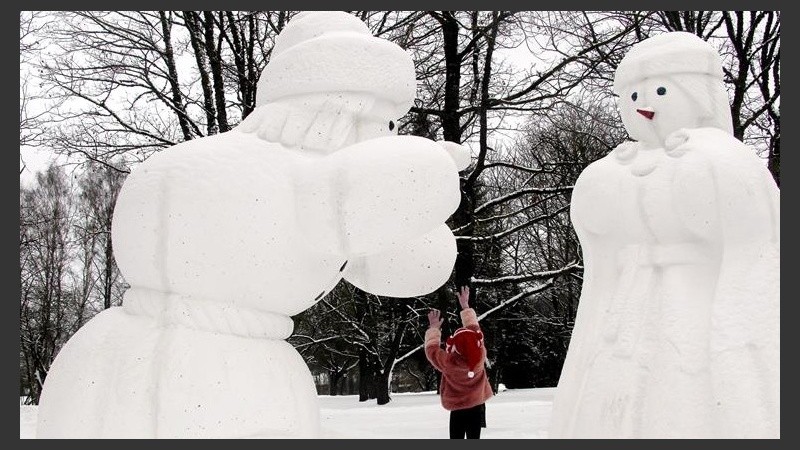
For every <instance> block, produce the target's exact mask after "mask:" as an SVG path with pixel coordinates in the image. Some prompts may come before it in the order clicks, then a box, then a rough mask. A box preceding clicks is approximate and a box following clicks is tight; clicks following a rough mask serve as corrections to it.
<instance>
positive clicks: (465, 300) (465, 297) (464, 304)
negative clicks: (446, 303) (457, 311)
mask: <svg viewBox="0 0 800 450" xmlns="http://www.w3.org/2000/svg"><path fill="white" fill-rule="evenodd" d="M458 304H459V305H461V309H467V308H469V286H461V289H459V290H458Z"/></svg>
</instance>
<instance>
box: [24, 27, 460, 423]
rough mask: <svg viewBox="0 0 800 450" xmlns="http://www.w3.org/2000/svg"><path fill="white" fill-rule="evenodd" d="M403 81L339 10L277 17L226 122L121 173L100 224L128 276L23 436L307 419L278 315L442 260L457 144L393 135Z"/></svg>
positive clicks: (439, 269)
mask: <svg viewBox="0 0 800 450" xmlns="http://www.w3.org/2000/svg"><path fill="white" fill-rule="evenodd" d="M415 86H416V82H415V79H414V65H413V62H412V60H411V58H410V56H409V55H408V54H407V53H406V52H405V51H403V50H402V49H401V48H400V47H398V46H396V45H395V44H392V43H390V42H388V41H385V40H383V39H379V38H376V37H373V36H372V35H370V33H369V31H368V29H367V27H366V26H365V25H364V24H363V23H362V22H361V21H359V20H358V19H356V18H355V17H354V16H351V15H349V14H346V13H343V12H312V13H303V14H301V15H298V16H296V17H295V18H294V19H293V20H291V21H290V23H289V24H288V25H287V27H286V28H285V29H284V31H283V32H282V33H281V34H280V35H279V36H278V37H277V43H276V47H275V51H274V53H273V56H272V59H271V61H270V63H269V64H268V65H267V67H266V69H265V72H264V75H263V76H262V77H261V80H260V85H259V99H258V107H257V108H256V110H255V111H254V112H253V113H252V114H251V115H250V116H248V117H247V119H246V120H244V121H243V123H242V124H240V125H239V126H238V127H236V128H235V129H233V130H231V131H229V132H227V133H222V134H218V135H215V136H210V137H205V138H202V139H196V140H192V141H188V142H184V143H181V144H178V145H176V146H174V147H171V148H169V149H167V150H165V151H162V152H161V153H159V154H157V155H154V156H153V157H151V158H150V159H148V160H147V161H146V162H145V163H143V164H141V165H140V166H138V167H136V168H135V169H134V170H133V171H132V173H131V174H130V176H129V177H128V179H127V180H126V182H125V184H124V186H123V188H122V190H121V192H120V194H119V198H118V200H117V205H116V209H115V212H114V221H113V227H112V237H113V243H114V255H115V258H116V261H117V263H118V265H119V267H120V269H121V271H122V273H123V275H124V276H125V279H126V281H127V282H128V283H129V284H130V285H131V288H130V289H129V290H128V291H127V292H126V293H125V298H124V306H122V307H117V308H112V309H109V310H107V311H104V312H103V313H101V314H99V315H98V316H96V317H95V318H93V319H92V320H90V321H89V322H88V323H87V324H86V325H85V326H84V327H82V328H81V329H80V330H79V331H78V332H77V333H76V334H75V335H74V336H73V337H72V338H71V339H70V340H69V341H68V342H67V344H66V345H65V346H64V347H63V349H62V350H61V352H60V353H59V355H58V356H57V357H56V359H55V361H54V363H53V365H52V367H51V369H50V372H49V374H48V377H47V380H46V383H45V385H44V390H43V393H42V396H41V402H40V407H39V411H38V436H39V437H76V438H77V437H81V438H87V437H138V438H149V437H159V438H179V437H180V438H188V437H191V438H223V437H272V438H278V437H303V438H307V437H317V436H319V431H320V429H319V408H318V404H317V396H316V391H315V388H314V384H313V382H312V378H311V374H310V372H309V369H308V367H307V366H306V364H305V363H304V362H303V360H302V358H301V357H300V355H299V354H298V353H297V352H296V351H295V350H294V348H292V346H290V345H289V344H288V343H287V342H285V341H284V339H285V338H286V337H288V336H289V335H290V334H291V332H292V329H293V322H292V319H291V317H290V316H292V315H295V314H297V313H299V312H301V311H304V310H305V309H307V308H308V307H310V306H311V305H313V304H314V303H315V302H316V301H318V300H320V299H321V298H322V297H323V296H325V295H326V294H327V293H329V292H330V291H331V290H332V289H333V287H334V286H336V284H337V283H338V282H339V280H340V279H342V278H345V279H347V280H351V281H352V282H353V283H354V284H355V285H356V286H358V287H360V288H362V289H364V290H366V291H369V292H372V293H376V294H381V295H387V296H395V297H410V296H415V295H423V294H426V293H429V292H431V291H433V290H435V289H436V288H438V287H439V286H440V285H441V284H443V283H444V282H445V281H446V280H447V279H448V277H449V275H450V273H451V271H452V268H453V264H454V262H455V256H456V245H455V239H454V237H453V235H452V233H451V232H450V230H449V229H448V228H447V227H446V226H445V225H444V221H445V220H446V219H447V218H448V217H449V216H450V214H451V213H452V212H453V211H454V210H455V209H456V207H457V206H458V204H459V200H460V190H459V178H458V168H459V167H461V166H464V164H465V163H466V164H468V163H469V162H468V161H466V162H465V160H464V158H463V153H464V152H465V150H464V149H463V148H460V149H458V148H456V150H457V151H460V152H461V156H460V159H459V160H458V161H459V162H458V164H456V162H455V160H454V157H453V156H451V153H452V152H453V147H452V146H450V148H449V149H446V148H445V144H444V143H437V142H433V141H430V140H427V139H423V138H419V137H411V136H395V135H393V133H392V131H391V130H392V129H393V128H394V126H393V124H391V123H390V121H391V120H396V119H397V117H398V116H400V115H402V114H404V113H405V112H406V111H407V109H408V107H409V105H411V104H412V102H413V99H414V93H415ZM454 145H455V144H454ZM456 147H460V146H457V145H456ZM466 154H467V157H468V155H469V153H468V152H466Z"/></svg>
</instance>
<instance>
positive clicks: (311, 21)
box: [256, 11, 417, 117]
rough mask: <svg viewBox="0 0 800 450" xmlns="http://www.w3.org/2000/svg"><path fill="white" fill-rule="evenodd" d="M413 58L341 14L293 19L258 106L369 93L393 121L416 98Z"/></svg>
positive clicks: (274, 55)
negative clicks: (331, 94)
mask: <svg viewBox="0 0 800 450" xmlns="http://www.w3.org/2000/svg"><path fill="white" fill-rule="evenodd" d="M416 87H417V86H416V73H415V71H414V62H413V61H412V59H411V56H410V55H409V54H408V53H407V52H406V51H405V50H403V49H402V48H400V47H399V46H398V45H396V44H394V43H392V42H390V41H388V40H386V39H382V38H377V37H375V36H373V35H372V34H371V33H370V31H369V29H368V28H367V26H366V25H365V24H364V22H362V21H361V20H359V19H358V18H357V17H355V16H353V15H352V14H348V13H345V12H342V11H307V12H302V13H300V14H298V15H296V16H294V17H293V18H292V19H291V20H290V21H289V23H288V25H286V28H284V29H283V31H281V33H280V34H278V36H277V37H276V38H275V46H274V47H273V49H272V56H271V59H270V61H269V63H268V64H267V66H266V67H265V68H264V72H263V73H262V75H261V79H260V80H259V83H258V96H257V99H256V104H257V105H262V104H264V103H267V102H270V101H274V100H276V99H279V98H283V97H289V96H293V95H298V94H310V93H327V92H356V93H368V94H371V95H374V96H376V97H377V98H381V99H384V100H387V101H389V102H390V103H391V104H392V108H391V111H392V112H393V116H394V117H399V116H402V115H404V114H405V113H406V112H407V111H408V109H409V108H410V107H411V105H412V104H413V102H414V98H415V97H416Z"/></svg>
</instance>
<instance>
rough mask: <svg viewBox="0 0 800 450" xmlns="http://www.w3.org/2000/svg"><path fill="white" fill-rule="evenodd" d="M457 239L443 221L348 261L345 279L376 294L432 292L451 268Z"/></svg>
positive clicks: (390, 295)
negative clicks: (427, 231)
mask: <svg viewBox="0 0 800 450" xmlns="http://www.w3.org/2000/svg"><path fill="white" fill-rule="evenodd" d="M456 253H457V251H456V241H455V237H454V236H453V233H452V232H451V231H450V228H448V227H447V225H445V224H442V225H439V226H438V227H436V228H435V229H434V230H433V231H431V232H429V233H427V234H425V235H423V236H420V237H419V238H417V239H413V240H411V241H408V242H405V243H402V244H400V245H398V246H395V247H392V248H390V249H388V250H385V251H383V252H380V253H374V254H370V255H365V256H361V257H355V258H351V259H349V260H348V263H347V267H346V269H345V271H344V279H346V280H347V281H349V282H350V283H352V284H353V285H354V286H356V287H358V288H359V289H362V290H364V291H367V292H369V293H372V294H375V295H384V296H388V297H400V298H403V297H414V296H417V295H425V294H427V293H429V292H433V291H434V290H436V289H437V288H438V287H439V286H441V285H442V284H444V283H445V282H446V281H447V279H448V278H449V277H450V273H451V272H452V271H453V265H454V264H455V258H456Z"/></svg>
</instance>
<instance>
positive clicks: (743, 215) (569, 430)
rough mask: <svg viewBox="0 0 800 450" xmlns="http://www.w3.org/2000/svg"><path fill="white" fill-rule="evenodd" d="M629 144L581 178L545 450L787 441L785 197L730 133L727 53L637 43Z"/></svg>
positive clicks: (683, 38) (626, 88) (674, 36)
mask: <svg viewBox="0 0 800 450" xmlns="http://www.w3.org/2000/svg"><path fill="white" fill-rule="evenodd" d="M614 90H615V92H616V93H617V94H618V95H619V110H620V114H621V116H622V121H623V123H624V125H625V128H626V129H627V130H628V133H629V134H630V136H631V137H633V138H634V139H636V140H637V142H628V143H625V144H622V145H620V146H619V147H617V148H616V149H614V150H613V151H612V152H611V153H610V154H609V155H607V156H606V157H604V158H602V159H600V160H598V161H596V162H594V163H593V164H591V165H589V166H588V167H587V168H586V169H585V170H584V171H583V173H582V174H581V175H580V177H579V178H578V181H577V183H576V184H575V189H574V192H573V196H572V204H571V214H572V221H573V224H574V226H575V230H576V232H577V234H578V237H579V239H580V242H581V245H582V248H583V255H584V263H585V274H584V281H583V288H582V292H581V297H580V303H579V307H578V311H577V317H576V319H575V328H574V331H573V335H572V340H571V342H570V346H569V351H568V353H567V358H566V361H565V364H564V368H563V371H562V374H561V379H560V381H559V384H558V390H557V395H556V399H555V403H554V409H553V416H552V423H551V430H550V437H554V438H583V437H594V438H662V437H675V438H738V437H766V438H777V437H779V436H780V429H779V425H780V423H779V419H780V415H779V414H780V401H779V396H780V358H779V355H780V353H779V347H780V337H779V334H780V322H779V317H780V310H779V301H780V298H779V293H780V279H779V257H780V228H779V215H780V209H779V200H780V194H779V190H778V188H777V187H776V184H775V182H774V181H773V179H772V177H771V176H770V173H769V172H768V170H767V168H766V167H765V164H764V163H763V162H762V161H760V160H759V158H758V157H757V156H756V154H755V151H754V150H753V149H751V148H748V147H747V146H746V145H744V144H743V143H742V142H741V141H739V140H737V139H736V138H734V137H733V135H732V134H731V128H732V127H731V116H730V109H729V108H728V102H727V95H726V92H725V87H724V85H723V82H722V64H721V60H720V57H719V55H718V54H717V52H716V51H715V50H714V48H713V47H711V46H710V45H709V44H707V43H706V42H704V41H703V40H702V39H700V38H698V37H696V36H694V35H692V34H690V33H682V32H675V33H667V34H663V35H659V36H655V37H652V38H650V39H647V40H645V41H642V42H641V43H639V44H637V45H635V46H634V47H633V48H632V49H631V50H630V52H629V53H628V54H627V55H626V56H625V58H624V59H623V60H622V62H621V63H620V65H619V68H618V69H617V72H616V76H615V79H614Z"/></svg>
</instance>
